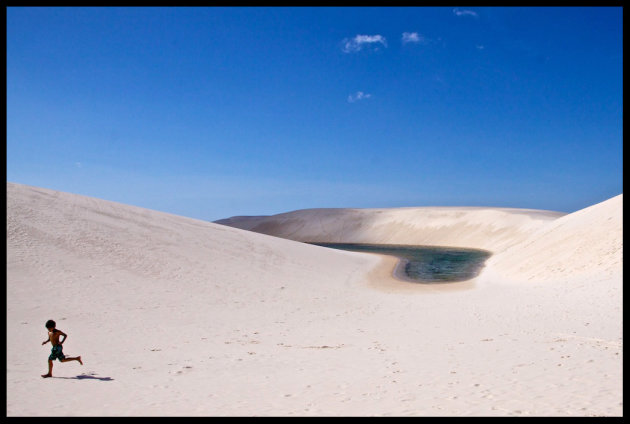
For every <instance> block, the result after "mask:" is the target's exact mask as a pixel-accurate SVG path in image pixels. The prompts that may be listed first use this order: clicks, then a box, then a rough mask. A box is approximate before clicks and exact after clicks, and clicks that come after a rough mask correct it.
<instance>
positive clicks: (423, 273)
mask: <svg viewBox="0 0 630 424" xmlns="http://www.w3.org/2000/svg"><path fill="white" fill-rule="evenodd" d="M312 244H315V245H317V246H322V247H329V248H333V249H342V250H351V251H354V252H370V253H380V254H382V255H391V256H396V257H398V258H400V259H401V264H400V265H399V267H398V273H399V274H402V275H400V276H401V277H403V278H404V279H406V280H410V281H414V282H418V283H454V282H457V281H466V280H470V279H471V278H474V277H476V276H477V275H478V274H479V271H481V268H483V265H484V263H485V261H486V259H488V258H489V257H490V252H487V251H485V250H478V249H462V248H455V247H435V246H406V245H389V244H358V243H312Z"/></svg>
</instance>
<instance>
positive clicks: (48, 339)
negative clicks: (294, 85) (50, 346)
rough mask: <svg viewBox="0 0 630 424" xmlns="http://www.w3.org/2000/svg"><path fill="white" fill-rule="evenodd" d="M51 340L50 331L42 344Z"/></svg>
mask: <svg viewBox="0 0 630 424" xmlns="http://www.w3.org/2000/svg"><path fill="white" fill-rule="evenodd" d="M49 341H50V333H48V338H47V339H46V340H44V341H43V342H42V346H43V345H45V344H46V343H48V342H49Z"/></svg>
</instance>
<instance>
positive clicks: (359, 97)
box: [348, 91, 372, 103]
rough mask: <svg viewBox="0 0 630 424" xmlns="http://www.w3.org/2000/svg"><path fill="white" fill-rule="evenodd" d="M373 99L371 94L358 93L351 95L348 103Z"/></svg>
mask: <svg viewBox="0 0 630 424" xmlns="http://www.w3.org/2000/svg"><path fill="white" fill-rule="evenodd" d="M370 97H372V95H371V94H368V93H364V92H363V91H357V92H356V93H355V94H350V95H349V96H348V103H354V102H356V101H359V100H364V99H369V98H370Z"/></svg>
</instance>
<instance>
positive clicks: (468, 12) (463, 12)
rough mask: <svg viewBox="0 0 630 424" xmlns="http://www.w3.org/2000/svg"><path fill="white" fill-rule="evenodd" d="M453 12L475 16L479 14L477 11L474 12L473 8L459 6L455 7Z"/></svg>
mask: <svg viewBox="0 0 630 424" xmlns="http://www.w3.org/2000/svg"><path fill="white" fill-rule="evenodd" d="M453 13H454V14H456V15H457V16H474V17H475V18H476V17H477V16H479V15H477V12H473V11H472V10H466V9H459V8H457V7H456V8H455V9H453Z"/></svg>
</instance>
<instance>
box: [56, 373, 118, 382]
mask: <svg viewBox="0 0 630 424" xmlns="http://www.w3.org/2000/svg"><path fill="white" fill-rule="evenodd" d="M53 378H63V379H66V380H100V381H114V379H113V378H111V377H97V376H96V375H94V374H81V375H77V376H76V377H53Z"/></svg>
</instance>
